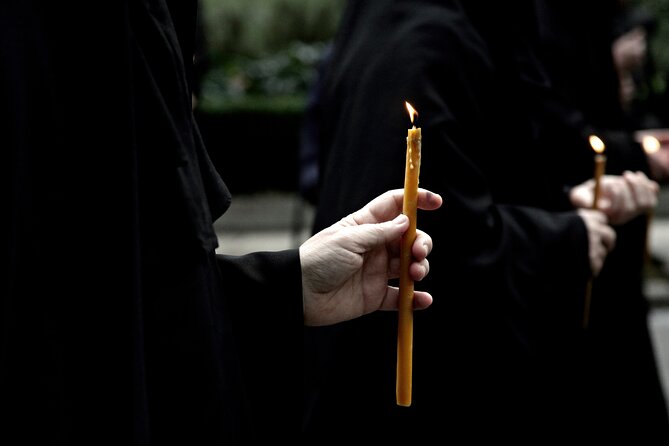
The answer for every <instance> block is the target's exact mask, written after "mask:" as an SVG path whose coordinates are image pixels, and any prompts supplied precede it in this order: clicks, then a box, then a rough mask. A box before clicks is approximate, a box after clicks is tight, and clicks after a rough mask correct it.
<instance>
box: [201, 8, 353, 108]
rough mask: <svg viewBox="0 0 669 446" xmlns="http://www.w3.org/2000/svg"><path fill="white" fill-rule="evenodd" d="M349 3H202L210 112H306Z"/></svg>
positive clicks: (205, 95)
mask: <svg viewBox="0 0 669 446" xmlns="http://www.w3.org/2000/svg"><path fill="white" fill-rule="evenodd" d="M344 5H345V0H201V7H202V12H203V14H202V17H203V25H204V31H205V36H206V51H207V56H208V60H209V70H208V71H207V73H206V75H205V76H204V78H203V80H202V90H201V92H202V93H201V98H200V102H199V104H200V106H201V107H202V108H203V109H204V110H205V111H207V110H209V111H227V110H244V111H250V110H268V111H276V112H299V111H301V110H302V108H303V106H304V103H305V98H306V94H307V91H308V88H309V85H310V84H311V82H312V79H313V76H314V74H315V67H316V65H317V64H318V61H319V60H320V58H321V54H322V51H323V49H324V48H325V45H326V43H327V42H328V41H329V40H330V39H331V38H332V37H333V36H334V34H335V32H336V29H337V25H338V23H339V18H340V16H341V13H342V11H343V8H344Z"/></svg>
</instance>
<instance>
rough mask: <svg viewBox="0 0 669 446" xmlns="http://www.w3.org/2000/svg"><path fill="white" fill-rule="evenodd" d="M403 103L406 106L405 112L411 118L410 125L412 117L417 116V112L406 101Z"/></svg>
mask: <svg viewBox="0 0 669 446" xmlns="http://www.w3.org/2000/svg"><path fill="white" fill-rule="evenodd" d="M404 103H405V104H406V106H407V111H408V112H409V116H411V123H412V124H413V118H414V116H418V112H417V111H416V109H415V108H413V107H412V106H411V104H409V103H408V102H407V101H404Z"/></svg>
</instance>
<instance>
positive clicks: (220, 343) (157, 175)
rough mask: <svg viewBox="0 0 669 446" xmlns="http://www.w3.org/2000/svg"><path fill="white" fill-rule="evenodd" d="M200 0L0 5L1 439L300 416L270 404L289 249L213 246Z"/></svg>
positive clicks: (289, 277) (92, 440) (213, 195)
mask: <svg viewBox="0 0 669 446" xmlns="http://www.w3.org/2000/svg"><path fill="white" fill-rule="evenodd" d="M195 4H196V2H194V1H191V2H184V1H162V0H143V1H133V2H130V1H127V2H126V1H116V2H113V4H112V3H109V4H107V5H106V6H105V7H102V6H100V5H97V6H96V7H94V8H92V7H90V4H89V3H87V2H70V3H68V4H67V5H63V4H62V3H57V2H50V1H14V0H12V1H8V2H3V3H2V6H0V97H1V98H2V102H1V103H0V106H1V107H2V115H3V116H4V119H3V120H2V121H1V123H0V134H1V135H2V138H3V143H2V147H3V150H4V152H3V153H4V155H5V162H4V163H3V164H2V168H1V169H2V178H3V181H4V183H3V184H4V187H3V189H2V205H3V207H4V208H5V209H6V210H7V213H6V214H5V215H7V217H8V218H6V219H5V222H6V225H7V227H6V229H5V231H4V233H5V234H6V236H5V238H4V239H3V240H4V248H5V252H6V254H5V259H6V262H5V264H7V265H9V266H8V267H6V268H4V269H3V270H2V272H1V273H0V278H1V279H0V284H1V285H0V286H1V287H2V291H1V292H0V296H1V297H0V299H1V300H0V302H1V305H0V411H1V413H0V443H2V444H16V443H14V441H17V439H20V441H21V442H24V443H25V444H68V445H69V444H115V445H121V444H123V445H131V444H133V445H148V444H197V445H208V444H221V442H222V441H224V440H232V441H236V442H239V441H241V440H242V439H245V440H247V439H252V438H253V437H254V436H257V437H259V438H264V437H265V436H268V435H271V436H272V437H274V438H276V437H278V438H284V437H287V438H289V439H290V438H295V435H296V434H297V432H298V429H299V427H298V426H299V424H298V423H299V416H298V415H297V413H296V412H295V411H290V410H284V409H283V408H282V409H281V410H275V409H274V408H275V407H277V406H278V405H279V404H285V402H286V401H290V398H291V397H293V395H294V389H295V388H297V386H298V385H299V383H298V380H297V378H295V373H294V372H293V371H291V370H290V367H286V366H285V365H281V366H280V360H282V359H283V358H284V357H291V354H292V353H295V354H297V351H298V348H299V340H298V339H299V338H298V336H299V328H298V327H299V326H300V325H301V323H302V322H301V320H302V307H301V298H300V296H301V279H300V265H299V258H298V253H297V251H288V252H283V253H275V254H269V253H265V254H254V255H249V256H244V257H241V258H231V257H226V256H216V255H215V254H214V250H215V248H216V247H217V237H216V234H215V232H214V230H213V227H212V223H213V221H214V220H215V219H217V218H218V217H219V216H220V215H222V214H223V213H224V212H225V210H226V209H227V208H228V206H229V203H230V194H229V193H228V191H227V188H226V187H225V185H224V183H223V182H222V181H221V179H220V178H219V176H218V175H217V173H216V172H215V170H214V168H213V166H212V164H211V163H210V161H209V158H208V156H207V154H206V152H205V149H204V147H203V144H202V140H201V138H200V135H199V133H198V130H197V126H196V123H195V121H194V119H193V115H192V112H191V96H190V86H189V85H190V84H189V76H190V68H189V67H190V65H191V60H192V54H193V43H194V40H193V36H194V30H195V28H194V26H195V17H196V8H195ZM82 13H85V15H86V19H85V20H82V19H81V18H80V17H81V14H82ZM184 60H185V61H187V63H184ZM277 291H278V292H280V294H281V295H282V296H287V297H288V298H289V301H286V300H285V299H278V298H277V297H276V293H277ZM291 349H292V350H291ZM293 398H294V397H293ZM22 444H23V443H22Z"/></svg>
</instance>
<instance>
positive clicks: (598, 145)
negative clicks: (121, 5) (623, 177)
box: [583, 135, 606, 328]
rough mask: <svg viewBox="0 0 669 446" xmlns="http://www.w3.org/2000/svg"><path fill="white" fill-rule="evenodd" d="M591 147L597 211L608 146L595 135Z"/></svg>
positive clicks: (587, 316) (587, 306)
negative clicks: (593, 154) (593, 152)
mask: <svg viewBox="0 0 669 446" xmlns="http://www.w3.org/2000/svg"><path fill="white" fill-rule="evenodd" d="M590 146H591V147H592V150H594V151H595V174H594V179H595V189H594V191H593V198H592V209H597V207H598V201H599V196H600V195H601V180H602V176H603V175H604V171H605V170H606V155H604V149H605V148H606V146H605V145H604V142H603V141H602V140H601V139H599V138H598V137H597V136H595V135H590ZM592 284H593V279H592V277H591V278H590V280H588V284H587V288H586V291H585V307H584V309H583V328H588V323H589V321H590V301H591V300H592Z"/></svg>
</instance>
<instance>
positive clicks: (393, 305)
mask: <svg viewBox="0 0 669 446" xmlns="http://www.w3.org/2000/svg"><path fill="white" fill-rule="evenodd" d="M399 294H400V292H399V289H398V288H397V287H393V286H389V287H388V290H387V292H386V296H385V298H384V299H383V302H382V304H381V308H380V310H387V311H395V310H397V302H398V300H399ZM432 302H433V299H432V295H430V293H428V292H426V291H414V294H413V308H414V310H423V309H425V308H427V307H429V306H430V305H431V304H432Z"/></svg>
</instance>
